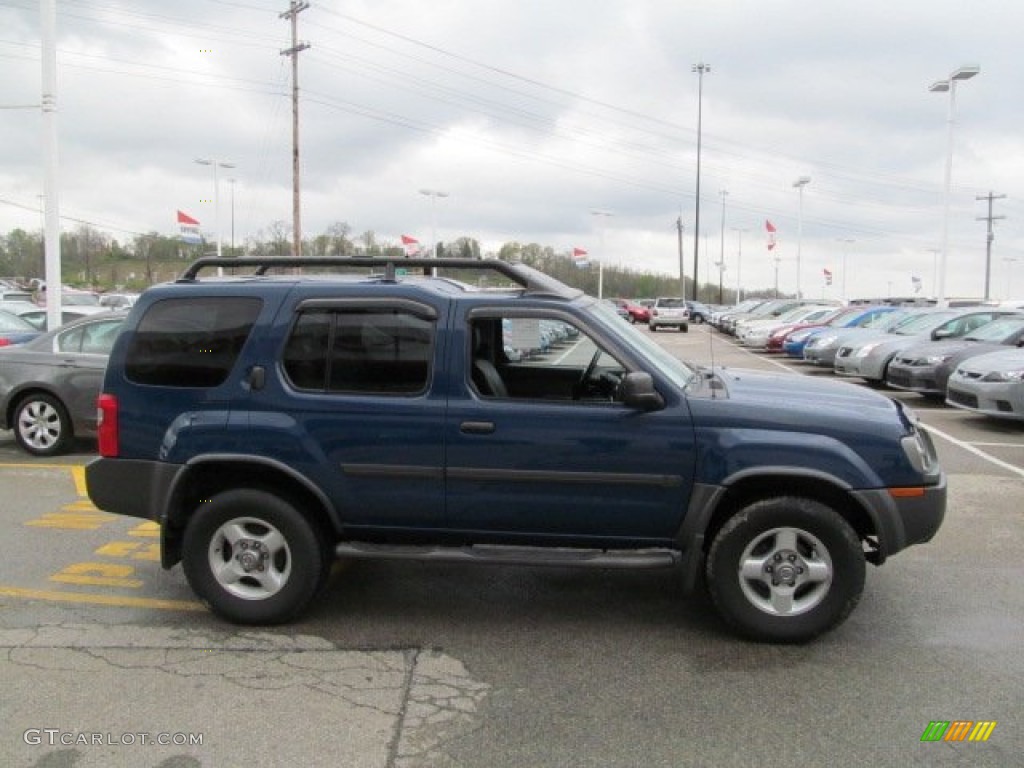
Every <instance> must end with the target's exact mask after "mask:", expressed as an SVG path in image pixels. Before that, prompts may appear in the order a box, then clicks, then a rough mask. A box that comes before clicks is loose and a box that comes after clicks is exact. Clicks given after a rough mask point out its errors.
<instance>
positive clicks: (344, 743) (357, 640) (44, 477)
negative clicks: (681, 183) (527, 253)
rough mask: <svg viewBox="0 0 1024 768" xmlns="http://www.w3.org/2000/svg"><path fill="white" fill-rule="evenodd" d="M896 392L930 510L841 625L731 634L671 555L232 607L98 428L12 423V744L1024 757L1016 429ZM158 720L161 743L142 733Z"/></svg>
mask: <svg viewBox="0 0 1024 768" xmlns="http://www.w3.org/2000/svg"><path fill="white" fill-rule="evenodd" d="M656 339H657V340H658V342H659V343H661V344H662V345H664V346H665V347H666V348H667V349H669V350H671V351H672V352H673V353H674V354H677V355H678V356H681V357H683V358H686V359H691V360H697V361H700V362H703V363H706V364H707V363H711V362H712V361H713V362H714V364H716V365H724V366H730V367H753V368H758V369H762V370H780V373H781V372H784V371H782V370H781V369H783V368H785V369H787V371H788V372H791V373H795V374H796V375H816V376H820V375H828V374H822V373H819V372H816V371H807V370H806V369H804V368H802V367H801V366H799V365H789V364H785V363H784V362H783V361H780V360H778V359H775V358H768V357H766V356H764V355H759V354H754V353H750V352H747V351H745V350H742V349H739V348H737V347H736V346H735V345H733V344H732V343H731V342H730V341H729V340H728V339H727V338H726V337H724V336H721V335H719V334H716V333H714V332H713V331H709V330H708V329H707V327H706V326H692V327H691V330H690V332H689V333H685V334H683V333H674V332H671V331H666V332H662V333H659V334H658V335H657V336H656ZM887 394H890V395H892V396H895V397H900V398H901V399H903V400H904V401H906V402H908V403H910V404H911V405H913V406H914V407H915V408H917V409H918V411H919V413H920V415H921V418H922V420H923V422H924V423H925V424H926V425H927V427H928V428H929V429H930V430H931V432H932V434H933V435H934V436H935V442H936V446H937V448H938V451H939V455H940V458H941V459H942V462H943V465H944V467H945V470H946V472H947V473H948V475H949V489H950V498H949V501H950V503H949V508H948V512H947V518H946V521H945V524H944V526H943V528H942V529H941V530H940V531H939V534H938V535H937V537H936V538H935V540H933V541H932V542H931V543H929V544H927V545H924V546H919V547H914V548H911V549H909V550H907V551H906V552H903V553H901V554H899V555H898V556H896V557H894V558H893V559H892V560H891V561H889V562H888V563H886V564H885V565H884V566H883V567H881V568H878V569H875V568H871V569H870V570H869V572H868V580H867V585H866V589H865V593H864V596H863V599H862V601H861V604H860V606H859V607H858V609H857V610H856V611H855V612H854V614H853V615H852V616H851V618H850V619H849V620H848V621H847V622H846V623H845V624H843V625H842V626H840V627H839V628H838V629H837V630H836V631H834V632H832V633H831V634H829V635H826V636H825V637H823V638H820V639H819V640H818V641H816V642H814V643H812V644H809V645H806V646H792V647H786V646H765V645H757V644H752V643H748V642H744V641H742V640H739V639H737V638H736V637H735V636H734V635H733V634H732V633H731V632H730V631H729V630H728V629H727V628H726V627H725V626H724V625H722V623H721V622H720V621H719V620H718V619H717V618H716V616H715V615H714V612H713V611H712V609H711V606H710V604H709V602H708V600H707V599H706V598H705V597H704V596H702V595H698V596H691V597H684V596H683V595H681V593H680V590H679V584H678V583H677V579H676V577H675V574H673V573H671V572H666V571H651V572H628V573H622V572H603V571H563V570H558V569H547V568H506V567H499V566H480V567H470V566H451V565H440V564H427V563H409V562H404V563H399V562H359V563H356V564H345V565H340V564H339V565H338V566H337V567H336V568H335V572H334V574H333V576H332V579H331V584H330V592H329V594H327V595H326V596H325V599H323V600H321V601H319V602H318V603H317V605H316V606H315V608H314V609H313V611H311V612H310V613H309V614H308V615H307V616H305V617H304V618H303V619H302V620H301V621H300V622H298V623H296V624H294V625H290V626H287V627H281V628H272V629H266V630H244V629H239V628H235V627H231V626H228V625H225V624H224V623H222V622H220V621H218V620H216V619H215V618H213V617H212V616H211V615H210V614H208V613H207V612H206V611H205V609H204V608H203V607H202V606H201V605H199V604H198V603H197V602H196V601H195V599H194V597H193V596H192V593H191V591H190V590H189V589H188V587H187V585H186V583H185V580H184V577H183V576H182V574H181V570H180V568H175V569H174V570H172V571H170V572H165V571H162V570H161V568H160V565H159V562H158V546H157V543H158V539H157V533H158V532H157V530H156V528H155V526H153V525H151V524H148V523H144V522H142V521H140V520H129V519H124V518H118V517H115V516H111V515H107V514H105V513H102V512H99V511H98V510H96V509H95V508H94V507H93V506H92V505H91V504H90V503H89V501H88V499H87V497H86V495H85V490H84V485H83V475H82V470H81V468H82V466H83V465H84V464H85V462H87V461H88V460H89V458H90V456H91V455H92V454H91V451H92V446H90V445H89V444H88V443H82V444H81V445H79V446H78V447H77V448H76V450H75V452H73V453H72V454H70V455H68V456H65V457H62V458H60V459H59V460H56V461H55V460H48V461H40V460H35V459H31V458H28V457H27V456H26V455H25V454H23V453H20V452H19V451H18V450H17V448H16V447H15V446H14V443H13V439H11V436H10V434H9V433H0V495H2V498H3V499H4V502H3V507H2V508H3V514H2V516H0V531H2V535H3V539H4V541H5V544H6V546H5V554H6V556H5V558H4V567H3V569H2V571H0V573H2V576H0V606H2V608H3V610H2V612H0V647H2V649H3V661H2V665H3V675H4V680H5V681H6V683H5V685H4V686H3V692H2V693H0V702H2V707H3V711H4V713H5V718H4V719H5V727H4V732H3V734H2V736H0V757H3V763H4V764H5V765H17V766H48V768H55V767H56V766H75V767H76V768H90V767H91V766H110V765H139V766H157V765H167V766H171V765H174V766H199V765H202V766H222V765H239V764H242V763H245V764H246V765H251V766H263V765H266V766H271V765H282V764H286V763H287V764H306V765H337V766H409V767H411V766H431V767H433V766H483V765H487V766H497V767H504V766H509V767H510V768H511V767H512V766H516V767H518V766H524V765H535V766H630V767H631V768H632V767H633V766H673V767H675V766H732V765H737V766H739V765H759V766H776V765H778V766H783V765H787V766H788V765H791V764H801V763H811V764H822V763H825V762H833V761H843V762H846V763H848V764H850V765H853V766H860V765H877V766H882V765H920V766H926V765H927V766H932V765H940V766H961V765H962V766H978V765H980V766H1013V765H1024V758H1022V757H1021V756H1022V755H1024V727H1022V724H1021V716H1020V713H1021V712H1022V711H1024V658H1022V656H1024V655H1022V653H1021V651H1022V650H1024V640H1022V638H1024V594H1022V591H1021V589H1020V585H1021V584H1022V583H1024V566H1022V565H1021V558H1020V552H1021V551H1024V425H1019V424H1014V423H1012V422H994V421H990V420H986V419H983V418H980V417H977V416H974V415H972V414H968V413H964V412H961V411H955V410H953V409H950V408H946V407H944V406H940V405H935V404H932V403H929V402H928V401H926V400H924V399H921V398H919V397H917V396H916V395H908V394H898V395H897V394H894V393H887ZM935 721H950V722H953V721H970V722H972V723H976V722H994V723H996V725H995V726H994V728H993V729H992V730H991V734H990V736H989V738H988V740H987V741H985V742H983V743H973V742H967V741H965V742H957V743H953V742H937V743H931V742H923V741H922V740H921V738H922V734H923V733H924V732H925V731H926V729H927V728H928V726H929V724H930V723H932V722H935ZM37 731H38V732H39V733H37ZM142 734H145V738H142V737H141V735H142ZM160 735H162V736H167V738H166V739H163V741H166V742H168V743H166V744H162V743H156V744H153V743H152V742H151V739H153V740H157V741H159V739H157V737H158V736H160ZM129 736H130V737H131V738H129ZM196 736H199V737H201V738H200V740H201V742H202V743H201V744H198V745H197V744H196V743H195V741H196V738H195V737H196ZM37 737H38V738H37ZM83 737H84V738H83ZM96 737H99V738H96ZM97 742H99V743H97ZM129 742H130V743H129ZM142 742H145V744H143V743H142Z"/></svg>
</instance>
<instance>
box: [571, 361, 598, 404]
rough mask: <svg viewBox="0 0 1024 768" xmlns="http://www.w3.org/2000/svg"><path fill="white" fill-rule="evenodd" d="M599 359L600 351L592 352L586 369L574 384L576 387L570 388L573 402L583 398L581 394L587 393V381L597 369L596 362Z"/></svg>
mask: <svg viewBox="0 0 1024 768" xmlns="http://www.w3.org/2000/svg"><path fill="white" fill-rule="evenodd" d="M600 359H601V350H600V349H597V350H594V356H593V357H591V358H590V362H589V363H587V367H586V369H584V371H583V374H582V375H581V376H580V378H579V381H577V382H576V386H574V387H573V388H572V389H573V392H572V399H573V400H579V399H580V398H581V397H582V396H583V394H584V393H585V392H586V391H587V381H589V380H590V377H591V376H592V375H593V373H594V369H596V368H597V361H598V360H600Z"/></svg>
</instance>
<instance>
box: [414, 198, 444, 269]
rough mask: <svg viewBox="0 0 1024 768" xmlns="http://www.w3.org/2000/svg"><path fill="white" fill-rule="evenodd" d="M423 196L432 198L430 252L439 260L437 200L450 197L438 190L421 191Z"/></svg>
mask: <svg viewBox="0 0 1024 768" xmlns="http://www.w3.org/2000/svg"><path fill="white" fill-rule="evenodd" d="M420 194H421V195H426V196H427V197H429V198H430V252H431V255H432V256H433V257H434V258H435V259H436V258H437V198H439V197H448V193H447V192H441V191H440V190H437V189H421V190H420Z"/></svg>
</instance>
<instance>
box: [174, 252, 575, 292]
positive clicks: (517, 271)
mask: <svg viewBox="0 0 1024 768" xmlns="http://www.w3.org/2000/svg"><path fill="white" fill-rule="evenodd" d="M209 267H228V268H238V267H251V268H252V270H253V271H252V274H253V275H265V274H266V273H267V272H268V271H269V270H271V269H291V268H296V267H370V268H373V269H381V268H383V270H384V279H385V280H387V281H389V282H397V277H398V270H399V269H409V268H419V267H422V268H423V274H425V275H430V274H432V272H433V270H434V269H436V268H447V269H472V270H488V271H491V272H498V273H499V274H502V275H504V276H505V277H507V278H509V279H510V280H511V281H512V282H514V283H516V284H517V285H519V286H521V287H522V288H523V289H524V291H525V292H526V293H527V294H529V295H534V296H553V297H558V298H562V299H574V298H576V297H577V296H581V295H583V291H581V290H578V289H576V288H570V287H569V286H567V285H566V284H565V283H562V282H561V281H559V280H556V279H555V278H553V277H551V276H550V275H546V274H544V273H543V272H540V271H538V270H536V269H534V268H533V267H530V266H527V265H526V264H521V263H518V262H516V263H513V262H508V261H501V260H500V259H452V258H440V259H430V258H414V259H407V258H365V257H362V258H360V257H356V258H351V257H334V256H268V257H258V256H246V257H242V258H223V257H221V258H217V257H205V258H201V259H197V260H196V261H194V262H193V263H192V264H191V265H190V266H189V268H188V269H186V270H185V271H184V272H183V273H182V275H181V277H179V278H178V280H177V282H179V283H182V282H194V281H195V280H196V279H197V278H198V275H199V273H200V272H201V271H202V270H203V269H206V268H209Z"/></svg>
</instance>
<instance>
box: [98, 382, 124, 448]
mask: <svg viewBox="0 0 1024 768" xmlns="http://www.w3.org/2000/svg"><path fill="white" fill-rule="evenodd" d="M96 418H97V420H98V423H97V435H98V437H99V448H100V456H105V457H107V458H116V457H117V454H118V450H119V449H120V446H119V445H118V440H117V398H116V397H114V396H113V395H100V396H99V397H98V398H97V399H96Z"/></svg>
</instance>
